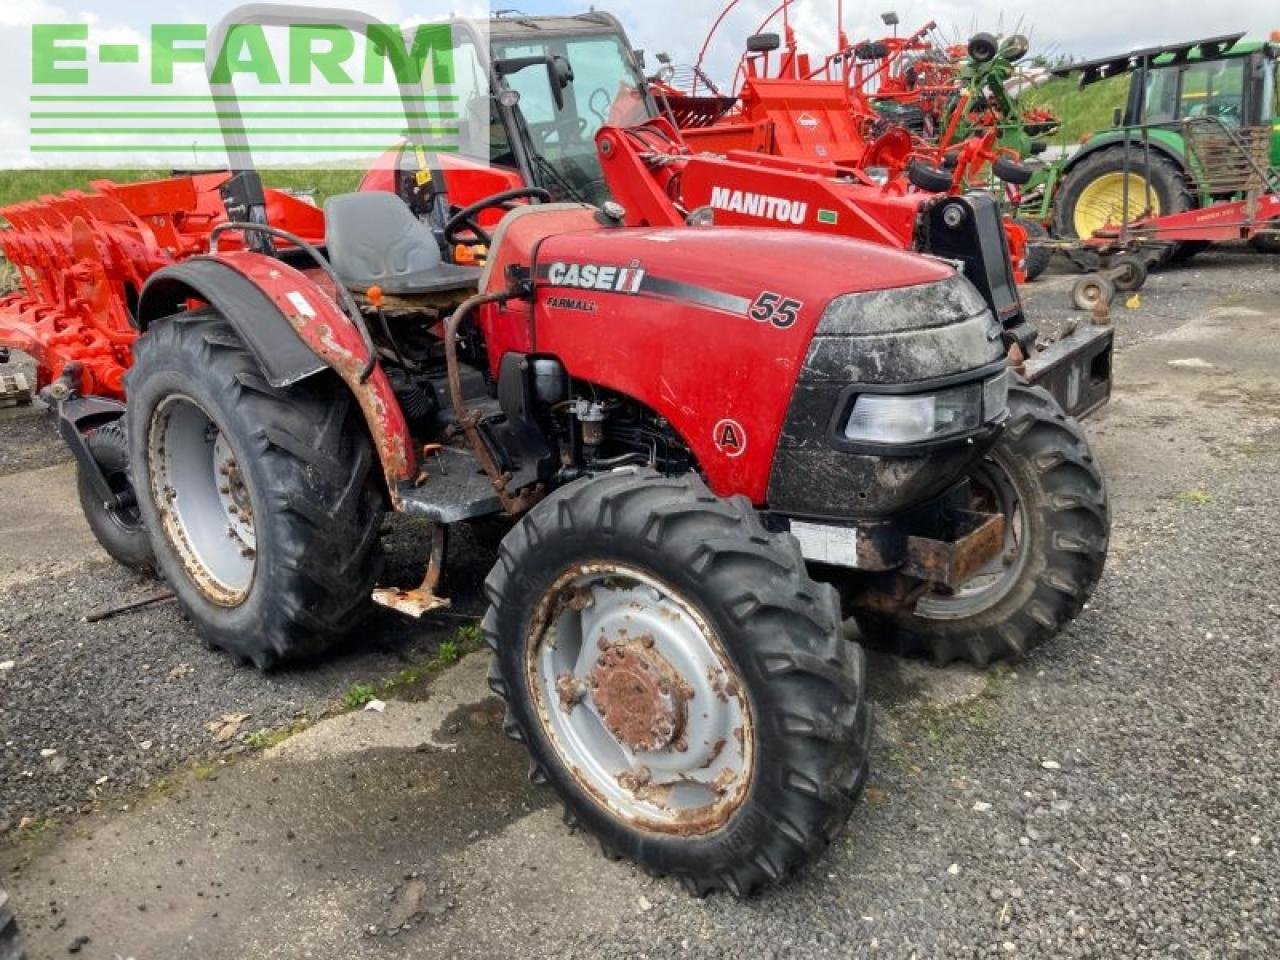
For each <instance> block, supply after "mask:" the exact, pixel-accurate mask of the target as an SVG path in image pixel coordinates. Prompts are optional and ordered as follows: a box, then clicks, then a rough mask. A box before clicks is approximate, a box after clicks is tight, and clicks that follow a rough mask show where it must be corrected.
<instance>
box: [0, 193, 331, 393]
mask: <svg viewBox="0 0 1280 960" xmlns="http://www.w3.org/2000/svg"><path fill="white" fill-rule="evenodd" d="M230 179H231V174H229V173H227V172H225V171H224V172H217V173H206V174H196V175H192V176H180V177H175V178H172V179H168V180H153V181H145V182H141V183H133V184H119V183H114V182H112V181H110V180H97V181H94V182H93V183H91V184H90V186H91V188H92V192H88V193H86V192H84V191H80V190H69V191H67V192H66V193H64V194H63V195H61V196H57V197H55V196H44V197H41V198H40V199H39V200H37V201H31V202H26V203H19V204H15V205H13V206H10V207H6V208H4V209H3V210H0V216H2V217H3V218H4V219H5V220H7V221H8V223H9V227H10V229H8V230H5V231H3V232H0V246H2V247H3V248H4V255H5V257H6V259H8V261H9V262H10V263H11V264H13V266H14V267H15V268H16V269H17V270H18V272H19V275H20V277H21V280H22V286H23V289H22V291H21V292H18V293H11V294H9V295H7V296H5V297H3V298H2V299H0V343H3V344H5V345H6V346H8V347H12V348H15V349H18V350H21V351H23V352H24V353H27V354H30V355H31V357H32V358H33V359H34V360H35V361H36V379H37V383H36V386H37V389H41V388H43V387H45V386H48V385H49V384H50V383H53V382H54V381H55V380H57V379H58V378H59V377H61V376H62V374H63V373H64V372H65V371H66V370H67V368H68V367H70V366H71V365H72V364H75V365H76V369H77V370H78V373H79V389H80V391H81V392H82V393H85V394H89V395H97V396H104V397H110V398H114V399H122V398H123V397H124V374H125V371H126V370H128V368H129V366H130V363H131V358H130V352H129V351H130V347H131V346H132V344H133V341H134V339H135V337H136V336H137V331H136V329H135V328H134V326H133V324H132V322H131V319H130V318H131V313H132V311H133V310H134V308H135V307H136V305H137V302H138V297H139V295H140V294H141V292H142V288H143V286H144V284H145V283H146V280H147V278H148V277H149V276H151V275H152V274H153V273H155V272H156V271H157V270H159V269H161V268H162V267H166V266H169V265H170V264H174V263H177V262H178V261H180V260H185V259H187V258H189V257H192V256H198V255H202V254H205V253H208V251H209V236H210V233H211V231H212V230H213V229H214V228H215V227H217V226H218V224H220V223H225V222H226V221H227V219H228V217H227V210H226V206H225V202H224V198H223V194H222V188H223V186H224V185H225V184H226V183H227V181H228V180H230ZM266 195H267V196H266V200H267V210H268V213H267V215H268V217H269V219H270V221H271V222H272V223H275V224H280V225H282V226H284V227H285V229H287V230H289V231H290V232H292V233H296V234H297V235H299V236H301V237H303V238H310V239H314V240H315V241H316V242H321V243H322V242H323V237H324V216H323V214H322V213H321V212H320V211H319V210H318V209H316V208H315V207H313V206H312V205H310V204H309V203H306V202H305V201H303V200H299V199H297V198H295V197H292V196H289V195H288V194H285V193H282V192H279V191H274V190H268V191H266ZM240 244H241V241H240V239H239V237H238V236H237V235H231V236H228V237H227V238H226V240H225V241H224V246H229V247H231V248H234V247H235V246H237V245H240Z"/></svg>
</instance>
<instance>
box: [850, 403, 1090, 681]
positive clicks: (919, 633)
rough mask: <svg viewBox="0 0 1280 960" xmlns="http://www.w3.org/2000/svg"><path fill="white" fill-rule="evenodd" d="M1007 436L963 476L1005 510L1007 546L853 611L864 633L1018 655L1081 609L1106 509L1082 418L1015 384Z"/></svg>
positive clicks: (916, 644)
mask: <svg viewBox="0 0 1280 960" xmlns="http://www.w3.org/2000/svg"><path fill="white" fill-rule="evenodd" d="M1009 407H1010V414H1011V416H1010V421H1009V425H1008V426H1007V427H1006V428H1005V432H1004V436H1003V437H1002V438H1001V439H1000V441H999V443H997V444H996V446H995V448H994V449H993V450H992V451H991V453H990V454H989V455H988V456H987V458H986V459H985V460H984V461H983V462H982V463H981V464H980V465H979V466H978V467H977V468H976V469H975V470H974V472H973V474H972V475H971V477H970V480H971V483H972V487H973V494H974V501H975V502H974V504H973V506H974V509H977V510H981V511H983V512H986V513H996V512H998V513H1002V514H1004V517H1005V521H1006V524H1007V530H1006V543H1005V552H1004V554H1003V556H1002V557H999V558H997V559H996V561H994V562H993V563H992V564H990V565H989V566H988V567H987V568H985V569H983V570H980V571H979V572H978V573H977V574H976V575H975V576H974V577H973V578H972V579H971V580H970V581H969V582H968V583H966V584H963V585H962V586H961V587H960V588H959V589H957V590H956V591H954V592H952V593H942V592H934V593H929V594H926V595H925V596H924V597H922V598H921V599H920V600H919V601H918V602H917V603H916V605H915V606H914V608H910V609H907V610H904V611H902V612H899V613H896V614H884V613H864V612H862V611H855V617H856V618H857V620H858V624H859V626H860V627H861V628H862V631H863V633H864V635H865V636H866V638H867V640H868V642H869V643H874V644H877V645H880V646H884V647H887V648H889V649H891V650H894V651H896V652H898V653H901V654H908V655H926V656H931V657H932V658H933V659H934V660H936V661H938V662H940V663H947V662H950V661H952V660H968V661H970V662H972V663H975V664H978V665H980V666H981V665H985V664H987V663H989V662H991V661H993V660H998V659H1002V658H1005V657H1014V656H1021V655H1022V654H1025V653H1027V652H1028V651H1030V650H1031V649H1033V648H1034V647H1036V646H1039V645H1040V644H1041V643H1043V642H1044V641H1045V640H1048V639H1049V638H1050V637H1052V636H1054V635H1055V634H1056V633H1057V632H1058V631H1059V630H1060V629H1061V628H1062V627H1063V625H1064V624H1066V623H1067V622H1069V621H1070V620H1072V619H1074V618H1075V617H1076V616H1078V615H1079V613H1080V611H1081V610H1082V609H1083V607H1084V605H1085V603H1086V602H1088V600H1089V597H1090V596H1091V595H1092V594H1093V590H1094V588H1095V587H1096V586H1097V583H1098V580H1099V578H1100V577H1101V576H1102V570H1103V566H1104V565H1105V563H1106V558H1107V545H1108V541H1109V539H1110V532H1111V514H1110V507H1109V505H1108V501H1107V490H1106V484H1105V482H1104V480H1103V477H1102V472H1101V470H1099V468H1098V464H1097V463H1096V461H1095V460H1094V457H1093V454H1092V452H1091V450H1090V448H1089V440H1088V438H1087V437H1086V436H1085V434H1084V431H1083V430H1081V428H1080V425H1079V424H1078V423H1077V422H1076V421H1075V420H1073V419H1071V418H1070V417H1068V416H1066V415H1065V414H1064V413H1063V412H1062V409H1061V408H1060V407H1059V406H1058V404H1057V403H1056V402H1055V401H1054V399H1053V398H1052V397H1051V396H1050V395H1049V394H1048V393H1047V392H1046V391H1045V390H1043V389H1042V388H1040V387H1027V386H1015V387H1013V388H1012V390H1011V392H1010V396H1009Z"/></svg>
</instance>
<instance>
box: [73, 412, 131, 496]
mask: <svg viewBox="0 0 1280 960" xmlns="http://www.w3.org/2000/svg"><path fill="white" fill-rule="evenodd" d="M124 411H125V407H124V404H123V403H120V402H119V401H117V400H111V399H109V398H107V397H81V396H75V395H72V396H67V397H63V398H61V399H59V400H58V406H57V412H56V416H57V421H58V433H59V434H60V435H61V436H62V439H63V441H65V443H66V444H67V447H68V449H70V451H71V453H72V455H73V456H74V457H75V458H76V465H77V466H78V467H79V468H80V469H81V470H82V471H83V472H84V475H85V477H86V478H87V479H88V481H89V483H90V484H91V485H92V486H93V492H94V494H95V495H96V496H97V497H98V499H99V500H101V501H103V502H104V503H107V502H110V501H112V500H114V499H115V496H116V495H115V492H114V491H113V490H112V489H111V487H110V486H109V485H108V483H107V478H106V476H105V475H104V474H103V472H102V467H101V466H99V464H98V461H97V460H96V459H94V456H93V451H91V450H90V449H89V432H90V431H91V430H93V429H94V428H95V427H100V426H102V425H103V424H104V423H110V422H111V421H113V420H119V419H120V418H121V417H123V416H124Z"/></svg>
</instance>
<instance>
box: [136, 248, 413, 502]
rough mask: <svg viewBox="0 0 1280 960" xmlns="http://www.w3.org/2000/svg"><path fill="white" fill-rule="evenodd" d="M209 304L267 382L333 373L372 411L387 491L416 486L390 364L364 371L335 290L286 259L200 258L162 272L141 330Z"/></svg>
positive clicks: (150, 290) (361, 350)
mask: <svg viewBox="0 0 1280 960" xmlns="http://www.w3.org/2000/svg"><path fill="white" fill-rule="evenodd" d="M192 300H196V301H203V302H204V303H207V304H208V305H209V306H210V307H211V308H213V309H214V310H216V311H217V312H218V313H219V314H221V315H222V316H223V317H225V318H226V320H227V322H228V323H230V324H231V326H232V327H233V328H234V329H235V331H236V333H237V334H238V335H239V336H240V338H241V339H242V340H243V341H244V343H245V345H246V346H247V347H248V348H249V351H250V352H251V353H252V354H253V355H254V359H255V360H257V362H258V365H259V367H260V368H261V369H262V372H263V376H264V377H265V378H266V379H267V382H268V383H270V384H271V385H272V386H273V387H277V388H283V387H287V386H290V385H292V384H295V383H298V382H300V381H302V380H305V379H307V378H308V377H311V376H314V375H315V374H317V373H319V372H320V371H322V370H324V369H326V368H327V369H331V370H333V371H334V373H336V374H337V375H338V377H339V378H341V380H342V381H343V382H344V383H346V385H347V386H348V388H350V390H351V392H352V393H353V394H354V395H355V397H356V401H357V402H358V403H359V404H360V409H361V411H362V412H363V413H364V418H365V422H366V423H367V424H368V427H369V434H370V436H371V437H372V439H373V444H374V449H375V450H376V451H377V454H378V459H379V460H380V461H381V463H382V469H383V473H384V474H385V476H386V479H387V488H388V490H389V491H390V493H391V495H392V497H393V498H394V497H395V491H396V489H397V486H398V485H399V484H401V483H404V482H406V481H409V480H412V479H413V477H414V476H415V475H416V471H417V455H416V453H415V450H414V444H413V438H412V436H411V434H410V432H409V425H408V423H407V422H406V421H405V417H404V413H403V411H402V410H401V409H400V404H399V402H398V401H397V400H396V395H395V391H394V390H393V389H392V386H391V382H390V381H389V380H388V379H387V375H386V372H385V371H384V370H383V369H382V366H381V365H379V364H375V365H374V367H373V371H372V373H371V374H370V375H369V377H368V378H367V379H365V378H364V377H363V376H362V374H363V373H364V371H365V369H366V367H367V366H368V362H369V352H368V350H367V348H366V347H365V345H364V340H363V338H362V336H361V334H360V331H359V330H358V329H357V328H356V326H355V324H353V323H352V321H351V319H350V318H349V317H347V315H346V314H345V313H343V312H342V310H341V309H339V308H338V306H337V304H335V303H334V301H333V299H332V297H331V296H330V295H329V292H328V291H326V290H325V289H324V288H323V287H322V286H320V285H319V284H317V283H316V282H315V281H314V280H312V279H311V278H309V277H308V276H306V275H305V274H303V273H301V272H300V271H298V270H296V269H294V268H293V267H291V266H289V265H288V264H286V263H284V262H283V261H281V260H277V259H275V258H273V257H267V256H263V255H262V254H257V253H250V252H248V251H235V252H229V253H222V254H218V255H216V256H208V257H195V258H192V259H191V260H187V261H185V262H183V263H180V264H176V265H175V266H172V267H167V268H165V269H164V270H160V271H158V272H157V273H156V274H154V275H153V276H152V277H151V278H150V279H149V280H148V281H147V284H146V286H145V287H144V288H143V290H142V295H141V296H140V298H139V303H138V315H137V316H138V319H137V323H138V328H139V330H140V331H145V330H146V329H147V327H148V326H150V325H151V324H152V323H154V322H155V321H156V320H159V319H161V318H164V317H169V316H173V315H174V314H177V313H182V312H184V311H185V310H187V309H188V306H189V303H190V301H192Z"/></svg>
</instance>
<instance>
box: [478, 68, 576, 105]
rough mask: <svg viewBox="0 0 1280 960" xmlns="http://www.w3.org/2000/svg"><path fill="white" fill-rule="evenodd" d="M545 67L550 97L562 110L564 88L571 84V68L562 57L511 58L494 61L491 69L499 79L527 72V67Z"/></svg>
mask: <svg viewBox="0 0 1280 960" xmlns="http://www.w3.org/2000/svg"><path fill="white" fill-rule="evenodd" d="M540 66H545V67H546V68H547V80H548V82H549V83H550V84H551V96H552V99H554V100H555V102H556V109H557V110H563V109H564V88H565V87H567V86H569V84H571V83H573V67H571V66H569V61H568V60H566V59H565V58H564V57H553V56H544V57H512V58H510V59H509V60H495V61H494V62H493V69H494V71H495V72H496V73H497V74H498V76H500V77H510V76H513V75H514V74H517V73H519V72H520V71H521V70H527V69H528V68H529V67H540Z"/></svg>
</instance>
